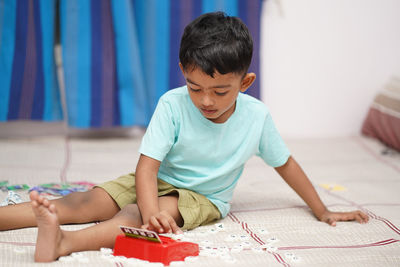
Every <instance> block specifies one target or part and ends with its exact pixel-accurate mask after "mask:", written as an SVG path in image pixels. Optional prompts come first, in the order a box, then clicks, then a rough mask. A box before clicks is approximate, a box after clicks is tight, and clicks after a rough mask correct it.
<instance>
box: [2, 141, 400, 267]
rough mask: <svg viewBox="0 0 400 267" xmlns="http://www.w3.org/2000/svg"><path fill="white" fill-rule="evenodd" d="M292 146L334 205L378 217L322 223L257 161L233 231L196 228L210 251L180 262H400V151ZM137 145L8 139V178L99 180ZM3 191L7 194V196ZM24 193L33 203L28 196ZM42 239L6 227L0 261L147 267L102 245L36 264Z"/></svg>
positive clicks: (228, 224) (123, 168)
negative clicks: (386, 152) (110, 254)
mask: <svg viewBox="0 0 400 267" xmlns="http://www.w3.org/2000/svg"><path fill="white" fill-rule="evenodd" d="M287 144H288V146H289V148H290V149H291V151H292V153H293V155H294V157H295V158H296V160H297V161H298V162H300V164H301V166H302V167H303V169H304V170H305V171H306V173H307V174H308V175H309V177H310V179H311V180H312V182H313V184H314V185H315V187H316V188H317V190H318V192H319V194H320V196H321V198H322V199H323V201H324V202H325V204H326V205H327V206H328V207H329V208H330V209H332V210H338V211H345V210H351V209H359V208H361V209H364V210H365V211H366V212H368V213H369V215H370V216H371V220H370V222H369V223H368V224H366V225H360V224H358V223H355V222H347V223H338V225H337V226H336V227H330V226H329V225H327V224H325V223H321V222H318V221H317V220H316V219H315V218H314V217H313V216H312V214H311V213H310V211H309V210H308V208H307V207H306V206H305V205H304V203H303V202H302V201H301V200H300V198H299V197H298V196H297V195H296V194H295V193H294V192H293V191H292V190H291V189H290V188H289V187H288V186H287V185H286V184H285V183H284V182H283V181H282V179H281V178H280V177H279V176H278V175H277V174H276V173H275V172H274V170H273V169H271V168H269V167H267V166H265V165H264V163H263V162H262V161H261V160H260V159H258V158H252V159H251V160H250V161H249V162H248V164H247V165H246V168H245V171H244V174H243V177H242V179H241V180H240V182H239V185H238V187H237V189H236V191H235V194H234V199H233V203H232V211H231V212H230V213H229V216H228V217H227V218H225V219H223V220H222V221H221V222H222V223H223V224H224V227H225V231H222V232H218V233H216V234H215V233H211V231H210V229H213V228H215V225H210V226H206V227H200V228H198V229H196V230H193V231H191V232H189V233H188V234H187V235H188V236H187V238H189V239H190V240H191V241H193V242H197V243H199V244H200V245H201V246H202V247H203V249H202V253H201V254H202V255H201V256H199V257H197V258H196V259H192V261H190V262H189V261H188V262H185V263H181V264H183V265H184V266H207V265H208V266H339V265H340V266H400V193H399V191H400V155H399V154H398V153H389V155H382V153H381V152H382V151H383V150H384V149H385V148H384V147H383V146H382V145H381V144H379V143H377V142H375V141H373V140H369V139H366V138H362V137H349V138H338V139H319V140H287ZM138 146H139V140H137V139H95V140H93V139H72V140H65V139H63V138H35V139H23V140H21V139H19V140H0V181H1V180H8V181H9V182H10V183H12V184H17V183H27V184H28V185H30V186H34V185H37V184H40V183H49V182H60V181H61V180H64V181H65V180H67V181H69V182H72V181H82V180H86V181H90V182H94V183H101V182H103V181H106V180H109V179H112V178H114V177H117V176H119V175H121V174H125V173H128V172H130V171H133V170H134V169H135V166H136V161H137V159H138V154H137V149H138ZM322 184H323V185H325V186H326V185H330V189H325V188H323V187H322V186H321V185H322ZM328 188H329V187H328ZM341 190H342V191H341ZM5 196H6V194H5V193H4V192H0V198H1V199H4V198H5ZM23 197H24V199H27V195H26V194H23ZM89 225H90V224H89ZM87 226H88V225H74V226H63V227H64V228H65V229H71V230H72V229H78V228H81V227H87ZM232 234H234V235H235V236H230V235H232ZM35 239H36V229H35V228H29V229H22V230H14V231H6V232H0V265H1V266H31V265H32V266H40V265H43V266H71V265H74V266H80V265H82V266H96V265H97V266H140V265H143V264H144V263H143V262H142V263H139V262H133V261H126V260H123V259H111V260H110V259H109V258H108V257H104V256H102V254H101V253H100V252H99V251H91V252H83V253H82V254H79V255H77V256H76V257H75V258H74V257H68V258H64V260H68V261H57V262H54V263H51V264H35V263H34V262H33V253H34V242H35ZM207 247H208V249H207ZM266 247H268V250H263V249H260V248H266ZM223 251H225V252H223ZM210 252H211V253H210ZM227 255H229V256H227ZM181 264H179V266H181ZM144 265H146V264H144ZM147 265H148V264H147ZM173 265H178V263H173V264H172V265H171V266H173ZM148 266H151V265H148Z"/></svg>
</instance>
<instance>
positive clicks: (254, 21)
mask: <svg viewBox="0 0 400 267" xmlns="http://www.w3.org/2000/svg"><path fill="white" fill-rule="evenodd" d="M261 4H262V0H252V1H246V0H146V1H143V0H87V1H81V0H59V13H60V37H61V46H62V62H63V70H64V84H65V98H66V99H65V100H66V112H67V113H66V119H67V120H68V125H69V126H70V127H75V128H82V129H87V128H110V127H115V126H122V127H131V126H134V125H138V126H147V124H148V122H149V120H150V118H151V115H152V112H153V111H154V109H155V106H156V104H157V101H158V99H159V98H160V96H161V95H162V94H164V93H165V92H166V91H168V90H170V89H172V88H176V87H178V86H182V85H183V84H184V83H185V81H184V79H183V76H182V74H181V71H180V69H179V66H178V63H179V45H180V38H181V35H182V33H183V29H184V27H185V26H186V25H187V24H188V23H190V22H191V21H192V20H193V19H195V18H196V17H198V16H199V15H201V14H203V13H206V12H211V11H224V12H226V13H227V14H228V15H230V16H239V17H240V18H241V19H242V20H243V21H244V22H245V23H246V24H247V26H248V27H249V29H250V31H251V33H252V35H253V38H254V55H253V62H252V64H251V66H250V71H253V72H255V73H256V74H258V73H259V41H260V38H259V36H260V32H259V31H260V20H261V18H260V17H261ZM55 8H56V0H37V1H34V0H18V1H7V0H0V63H1V64H0V80H1V83H0V121H7V120H14V119H35V120H44V121H52V120H59V119H61V118H62V112H61V103H60V92H59V88H58V82H57V76H56V71H55V70H56V67H55V64H54V61H55V60H54V53H53V49H54V32H55V28H54V27H55V12H56V10H55ZM258 77H260V75H258ZM259 81H260V79H259V78H258V79H257V80H256V82H255V84H254V85H253V86H252V87H251V88H250V89H249V90H248V92H247V93H249V94H250V95H253V96H255V97H258V98H259V96H260V94H259V91H260V88H259V87H260V83H259Z"/></svg>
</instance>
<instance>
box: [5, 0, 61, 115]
mask: <svg viewBox="0 0 400 267" xmlns="http://www.w3.org/2000/svg"><path fill="white" fill-rule="evenodd" d="M55 7H56V5H55V1H53V0H36V1H33V0H18V1H13V0H0V121H8V120H17V119H27V120H42V121H57V120H61V119H62V111H61V101H60V92H59V88H58V83H57V76H56V67H55V61H54V55H53V51H54V50H53V48H54V30H55V28H54V25H55V23H54V22H55V20H54V18H55Z"/></svg>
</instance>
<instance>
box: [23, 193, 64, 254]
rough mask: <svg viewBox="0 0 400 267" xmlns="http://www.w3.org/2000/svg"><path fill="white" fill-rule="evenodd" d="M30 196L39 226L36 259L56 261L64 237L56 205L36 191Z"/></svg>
mask: <svg viewBox="0 0 400 267" xmlns="http://www.w3.org/2000/svg"><path fill="white" fill-rule="evenodd" d="M29 197H30V199H31V205H32V210H33V213H34V214H35V216H36V222H37V226H38V235H37V239H36V250H35V261H36V262H50V261H55V260H56V259H57V258H58V257H59V256H60V252H59V250H60V244H61V240H62V238H63V232H62V230H61V229H60V224H59V222H58V216H57V211H56V207H55V206H54V204H50V202H49V201H48V200H47V199H46V198H44V197H42V196H40V195H39V194H38V193H37V192H36V191H32V192H31V193H30V194H29Z"/></svg>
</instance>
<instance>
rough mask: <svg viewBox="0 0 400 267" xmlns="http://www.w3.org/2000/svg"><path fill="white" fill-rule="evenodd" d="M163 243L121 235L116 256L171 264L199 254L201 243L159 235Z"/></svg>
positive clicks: (116, 244)
mask: <svg viewBox="0 0 400 267" xmlns="http://www.w3.org/2000/svg"><path fill="white" fill-rule="evenodd" d="M158 238H159V239H160V240H161V243H159V242H154V241H150V240H146V239H143V238H134V237H130V236H126V235H119V236H117V239H116V241H115V245H114V256H125V257H127V258H137V259H141V260H146V261H150V262H161V263H163V264H164V265H169V264H170V262H171V261H183V260H185V258H186V257H188V256H198V255H199V245H198V244H195V243H191V242H181V241H177V240H174V239H172V238H169V237H166V236H158Z"/></svg>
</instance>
